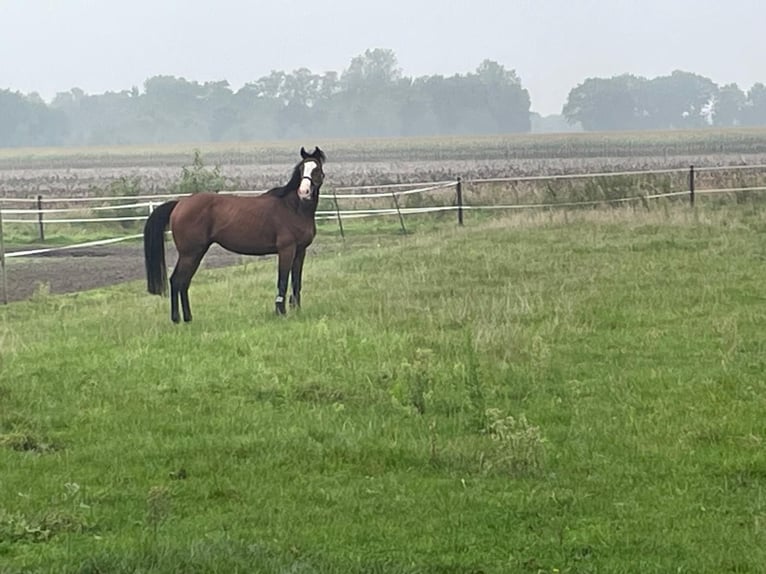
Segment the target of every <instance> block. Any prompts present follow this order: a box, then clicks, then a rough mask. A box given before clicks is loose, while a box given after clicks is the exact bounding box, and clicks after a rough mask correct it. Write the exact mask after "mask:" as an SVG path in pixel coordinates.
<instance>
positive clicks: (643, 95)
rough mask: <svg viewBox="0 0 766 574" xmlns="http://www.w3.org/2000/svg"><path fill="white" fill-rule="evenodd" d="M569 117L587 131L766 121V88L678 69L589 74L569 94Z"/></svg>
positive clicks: (726, 124)
mask: <svg viewBox="0 0 766 574" xmlns="http://www.w3.org/2000/svg"><path fill="white" fill-rule="evenodd" d="M563 115H564V116H565V117H566V118H567V120H569V121H570V122H579V123H580V124H581V125H582V127H583V129H585V130H599V131H603V130H634V129H655V130H657V129H690V128H702V127H708V126H716V127H732V126H764V125H766V86H764V85H763V84H762V83H757V84H754V85H753V86H752V87H751V88H750V89H749V90H748V91H747V92H744V91H743V90H742V89H740V88H739V86H737V84H727V85H724V86H720V87H719V86H718V85H717V84H716V83H715V82H713V80H711V79H710V78H706V77H704V76H700V75H698V74H692V73H690V72H683V71H680V70H677V71H675V72H673V73H672V74H670V75H668V76H658V77H656V78H653V79H647V78H643V77H640V76H633V75H630V74H624V75H621V76H615V77H612V78H588V79H587V80H586V81H585V82H583V83H582V84H580V85H579V86H577V87H576V88H574V89H573V90H571V91H570V92H569V97H568V98H567V102H566V104H565V105H564V109H563Z"/></svg>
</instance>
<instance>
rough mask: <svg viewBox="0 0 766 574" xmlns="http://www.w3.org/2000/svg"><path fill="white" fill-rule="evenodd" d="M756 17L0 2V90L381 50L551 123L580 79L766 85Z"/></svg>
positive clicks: (576, 3) (426, 5) (196, 2)
mask: <svg viewBox="0 0 766 574" xmlns="http://www.w3.org/2000/svg"><path fill="white" fill-rule="evenodd" d="M764 21H766V2H764V1H763V0H726V1H724V0H611V1H607V0H601V1H596V0H516V1H512V0H494V1H488V0H470V1H465V2H458V1H450V0H407V1H403V0H385V1H383V2H380V1H375V2H364V1H363V0H317V1H314V2H298V1H295V0H291V1H277V0H271V1H269V2H266V1H263V0H206V1H201V0H0V88H10V89H12V90H19V91H21V92H24V93H29V92H33V91H34V92H38V93H39V94H40V95H41V96H43V97H44V98H45V99H46V100H49V99H50V98H51V97H53V95H55V93H56V92H59V91H66V90H69V89H70V88H72V87H79V88H82V89H83V90H85V91H86V92H88V93H91V94H94V93H103V92H105V91H107V90H112V91H119V90H122V89H129V88H130V87H131V86H138V87H141V86H142V85H143V82H144V80H146V79H147V78H149V77H151V76H154V75H159V74H167V75H172V76H177V77H185V78H186V79H188V80H197V81H200V82H202V81H208V80H228V81H229V82H230V83H231V85H232V88H233V89H238V88H239V87H241V86H242V84H244V83H246V82H248V81H252V80H255V79H257V78H259V77H261V76H264V75H267V74H268V73H269V72H270V71H271V70H284V71H288V72H289V71H292V70H295V69H297V68H300V67H306V68H309V69H310V70H312V71H313V72H315V73H322V72H325V71H328V70H335V71H338V72H342V71H343V70H344V69H345V68H346V67H348V64H349V62H350V61H351V58H352V57H354V56H356V55H359V54H361V53H363V52H364V51H365V49H367V48H388V49H391V50H393V51H394V52H395V53H396V56H397V58H398V61H399V66H400V67H401V69H402V72H403V73H404V74H405V75H407V76H421V75H431V74H443V75H452V74H454V73H465V72H468V71H473V70H475V68H476V67H477V66H478V64H479V63H480V62H481V61H482V60H483V59H485V58H489V59H491V60H495V61H497V62H499V63H500V64H503V65H504V66H505V67H506V68H508V69H515V70H516V72H517V73H518V74H519V76H520V77H521V80H522V83H523V85H524V87H526V88H527V89H528V90H529V92H530V96H531V98H532V109H533V110H534V111H537V112H540V113H543V114H550V113H559V112H560V111H561V107H562V105H563V104H564V102H565V101H566V97H567V94H568V93H569V90H570V89H572V88H573V87H575V86H576V85H577V84H578V83H581V82H582V81H583V80H584V79H585V78H587V77H594V76H599V77H610V76H613V75H617V74H621V73H626V72H628V73H633V74H636V75H643V76H646V77H654V76H657V75H665V74H669V73H670V72H672V71H673V70H674V69H681V70H685V71H688V72H694V73H698V74H702V75H704V76H707V77H709V78H711V79H712V80H713V81H715V82H716V83H718V84H721V85H723V84H726V83H730V82H736V83H738V84H739V86H740V88H742V89H744V90H747V89H749V88H750V87H751V86H752V84H754V83H755V82H759V81H760V82H764V83H766V57H765V54H766V34H764V32H763V22H764Z"/></svg>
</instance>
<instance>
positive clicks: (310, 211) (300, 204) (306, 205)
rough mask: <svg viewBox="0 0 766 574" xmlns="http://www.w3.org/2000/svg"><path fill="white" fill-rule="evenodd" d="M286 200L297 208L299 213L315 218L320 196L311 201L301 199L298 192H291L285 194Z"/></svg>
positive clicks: (293, 207)
mask: <svg viewBox="0 0 766 574" xmlns="http://www.w3.org/2000/svg"><path fill="white" fill-rule="evenodd" d="M284 199H285V202H287V204H288V205H289V206H290V207H291V208H292V209H293V210H295V211H296V212H297V213H298V215H302V216H305V217H311V218H313V217H314V215H315V214H316V211H317V205H319V198H318V197H317V198H316V199H312V200H311V201H301V200H300V199H299V198H298V194H297V193H294V192H290V193H288V194H287V195H286V196H285V198H284Z"/></svg>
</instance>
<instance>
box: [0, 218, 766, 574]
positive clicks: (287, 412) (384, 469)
mask: <svg viewBox="0 0 766 574" xmlns="http://www.w3.org/2000/svg"><path fill="white" fill-rule="evenodd" d="M475 221H476V220H475V219H470V220H469V225H467V226H466V228H465V229H456V228H455V227H454V226H453V224H451V223H450V224H449V225H448V226H444V227H441V228H438V227H437V228H436V229H434V228H433V225H429V226H427V228H420V229H418V228H415V229H414V231H415V233H414V234H413V235H409V236H404V237H397V236H395V235H391V234H388V235H383V236H379V237H375V236H371V235H365V236H350V238H349V239H348V240H347V241H346V243H345V244H344V243H341V242H339V241H337V240H336V239H335V238H326V237H325V236H323V235H321V234H320V237H319V238H318V240H319V245H318V247H319V248H320V249H317V252H318V253H317V254H316V255H314V256H310V258H309V259H308V260H307V268H306V277H305V281H306V284H305V290H304V299H305V301H304V305H305V308H304V309H303V311H302V312H301V313H299V314H291V315H289V316H288V317H287V318H286V319H280V318H277V317H274V316H273V315H272V296H273V290H274V289H273V279H274V277H273V275H274V268H273V261H271V262H268V263H263V262H253V263H249V264H247V265H242V266H239V267H235V268H231V269H227V270H218V271H202V272H201V273H200V274H199V275H198V276H197V278H195V283H194V285H193V287H192V291H191V296H192V298H193V299H192V304H193V306H194V311H195V322H194V323H192V324H190V325H182V326H174V325H171V324H170V321H169V320H168V317H167V316H168V302H167V301H166V300H164V299H160V298H155V297H151V296H149V295H145V294H144V293H143V285H142V284H139V283H131V284H125V285H122V286H119V287H116V288H111V289H105V290H99V291H94V292H88V293H82V294H78V295H75V296H61V297H58V296H50V295H45V294H44V293H43V294H41V295H40V296H39V297H36V298H35V300H33V301H29V302H25V303H18V304H13V305H10V306H8V307H6V308H3V309H2V310H0V469H1V470H2V473H1V474H0V481H1V485H0V571H2V572H21V571H32V572H36V571H40V572H48V571H51V572H53V571H55V572H138V571H140V572H237V571H238V572H301V573H304V572H306V573H308V572H318V573H319V572H322V573H324V572H360V573H361V572H407V573H415V572H535V573H537V572H546V573H553V572H671V571H672V572H679V571H680V572H759V571H763V570H764V564H766V496H765V494H764V488H765V487H766V450H765V449H764V440H765V439H766V419H764V416H763V413H764V411H765V410H766V392H765V391H766V385H765V384H764V376H763V373H764V370H765V368H766V363H765V360H766V359H764V357H766V352H765V351H766V349H765V348H764V347H765V346H766V331H764V329H763V324H764V320H765V319H766V308H764V297H763V295H762V293H761V289H762V288H763V285H764V283H765V281H766V269H764V265H763V262H764V258H765V257H766V249H765V248H764V245H763V240H762V234H763V231H764V230H765V229H766V219H765V218H764V216H763V215H762V214H761V213H760V212H759V211H757V210H753V209H749V210H747V212H745V211H744V210H743V209H742V208H728V209H720V210H699V211H696V212H694V211H690V210H687V209H686V208H678V209H676V208H671V209H668V210H664V211H663V210H656V211H652V212H645V211H642V210H637V211H632V210H627V209H625V210H609V211H592V212H576V213H555V214H551V213H546V214H537V215H523V216H521V215H519V216H514V217H511V218H503V219H496V220H491V221H482V222H481V225H477V224H475V223H474V222H475Z"/></svg>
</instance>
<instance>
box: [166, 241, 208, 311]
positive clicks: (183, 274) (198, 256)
mask: <svg viewBox="0 0 766 574" xmlns="http://www.w3.org/2000/svg"><path fill="white" fill-rule="evenodd" d="M206 252H207V248H205V249H204V250H203V251H202V252H201V253H195V254H193V255H186V254H184V255H179V256H178V262H177V263H176V266H175V269H173V274H172V275H171V276H170V320H171V321H173V322H174V323H178V321H179V320H180V318H179V316H178V299H179V298H180V299H181V310H182V311H183V316H184V322H186V323H188V322H189V321H191V320H192V314H191V306H190V305H189V285H190V284H191V280H192V277H194V274H195V273H196V272H197V269H198V268H199V264H200V262H201V261H202V257H204V255H205V253H206Z"/></svg>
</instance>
